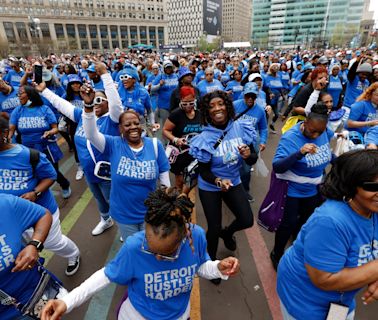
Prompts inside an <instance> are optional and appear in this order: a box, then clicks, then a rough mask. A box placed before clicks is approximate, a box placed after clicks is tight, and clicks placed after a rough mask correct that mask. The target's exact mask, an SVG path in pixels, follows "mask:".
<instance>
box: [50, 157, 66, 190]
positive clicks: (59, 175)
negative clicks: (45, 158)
mask: <svg viewBox="0 0 378 320" xmlns="http://www.w3.org/2000/svg"><path fill="white" fill-rule="evenodd" d="M52 165H53V166H54V169H55V171H56V174H57V178H56V182H58V184H59V185H60V187H61V188H62V189H63V190H67V189H68V188H69V186H70V182H69V181H68V180H67V178H66V177H65V176H64V175H63V173H61V172H60V171H59V162H55V163H52Z"/></svg>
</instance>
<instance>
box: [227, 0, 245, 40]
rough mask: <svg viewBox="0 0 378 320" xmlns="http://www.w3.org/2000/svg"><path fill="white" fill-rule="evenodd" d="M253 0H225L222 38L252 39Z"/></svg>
mask: <svg viewBox="0 0 378 320" xmlns="http://www.w3.org/2000/svg"><path fill="white" fill-rule="evenodd" d="M251 18H252V0H239V1H235V0H223V4H222V39H223V40H224V41H230V42H241V41H250V35H251Z"/></svg>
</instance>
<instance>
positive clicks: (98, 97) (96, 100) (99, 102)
mask: <svg viewBox="0 0 378 320" xmlns="http://www.w3.org/2000/svg"><path fill="white" fill-rule="evenodd" d="M104 101H106V102H107V101H108V99H106V98H103V97H100V96H97V97H95V98H94V99H93V103H94V104H101V103H103V102H104Z"/></svg>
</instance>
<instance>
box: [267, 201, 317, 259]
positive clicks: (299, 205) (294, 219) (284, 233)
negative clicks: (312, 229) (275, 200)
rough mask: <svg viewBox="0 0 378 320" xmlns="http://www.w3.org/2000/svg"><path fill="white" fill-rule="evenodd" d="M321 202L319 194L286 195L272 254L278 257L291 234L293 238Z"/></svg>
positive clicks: (280, 255)
mask: <svg viewBox="0 0 378 320" xmlns="http://www.w3.org/2000/svg"><path fill="white" fill-rule="evenodd" d="M320 204H321V197H320V195H319V194H317V195H315V196H312V197H307V198H293V197H289V196H287V198H286V204H285V210H284V216H283V219H282V223H281V225H280V227H279V228H278V230H277V231H276V236H275V241H274V249H273V251H274V254H275V256H276V257H277V259H280V258H281V257H282V255H283V253H284V251H285V248H286V245H287V243H288V242H289V239H290V237H291V236H293V239H294V240H295V239H296V238H297V235H298V233H299V231H300V230H301V227H302V226H303V225H304V224H305V223H306V221H307V219H308V218H309V217H310V216H311V215H312V213H313V212H314V210H315V209H316V207H318V206H319V205H320Z"/></svg>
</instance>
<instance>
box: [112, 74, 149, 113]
mask: <svg viewBox="0 0 378 320" xmlns="http://www.w3.org/2000/svg"><path fill="white" fill-rule="evenodd" d="M118 93H119V96H120V97H121V101H122V105H123V106H124V107H125V108H126V109H132V110H134V111H136V112H138V113H139V114H140V115H141V116H144V114H145V112H146V110H147V111H150V110H151V108H152V105H151V98H150V95H149V94H148V91H147V90H146V89H145V88H144V87H142V86H141V85H140V84H139V83H136V84H135V87H134V89H133V90H132V91H129V90H126V88H125V87H124V86H123V83H122V81H120V82H119V83H118Z"/></svg>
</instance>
